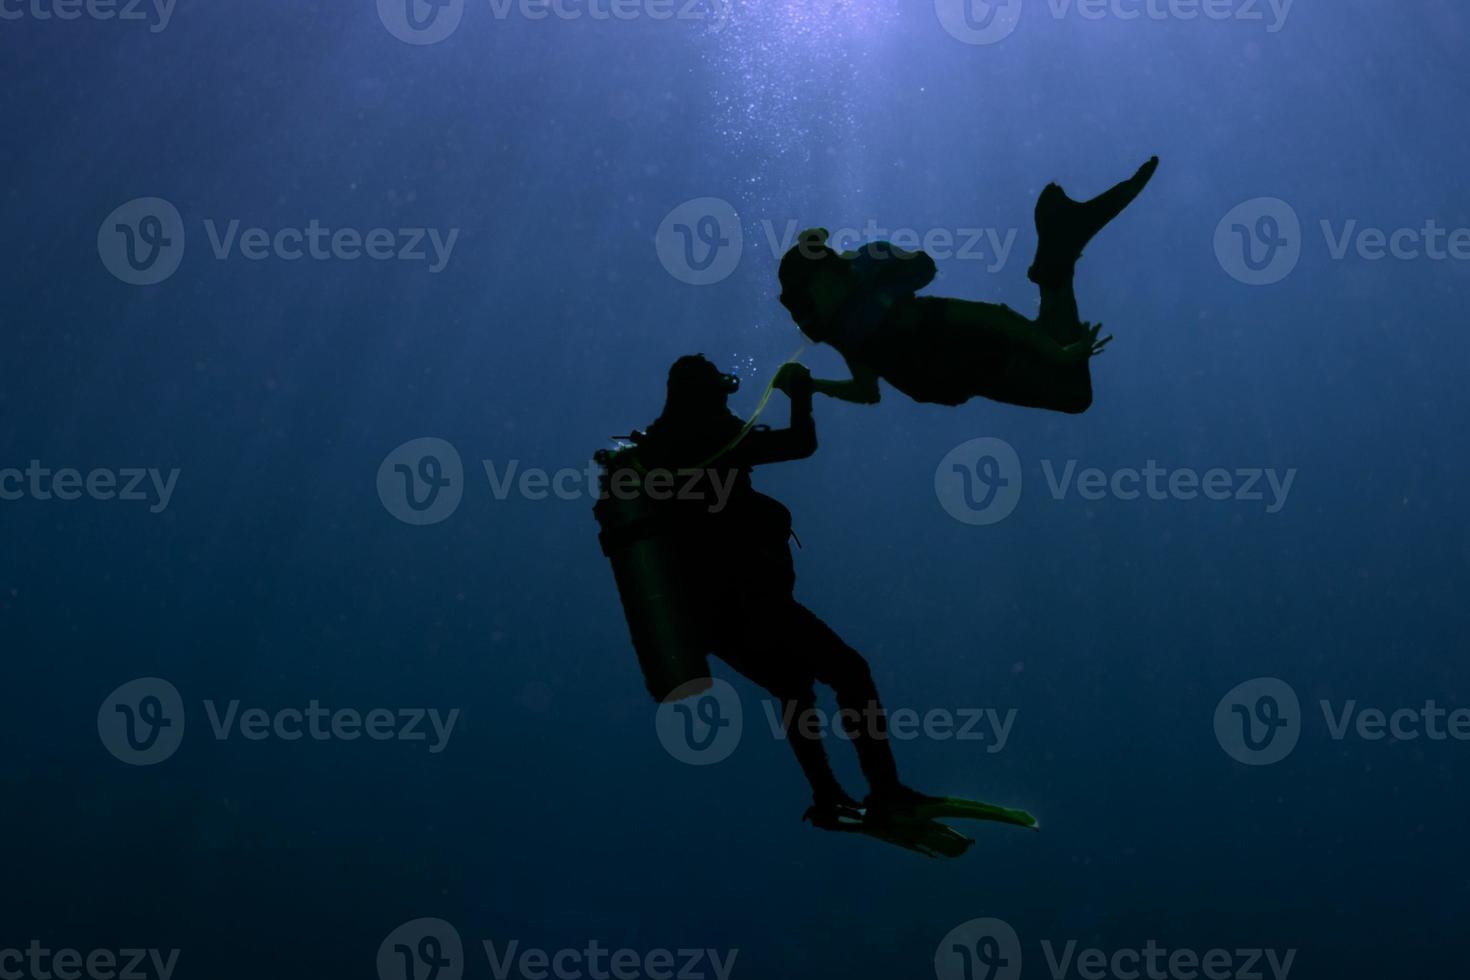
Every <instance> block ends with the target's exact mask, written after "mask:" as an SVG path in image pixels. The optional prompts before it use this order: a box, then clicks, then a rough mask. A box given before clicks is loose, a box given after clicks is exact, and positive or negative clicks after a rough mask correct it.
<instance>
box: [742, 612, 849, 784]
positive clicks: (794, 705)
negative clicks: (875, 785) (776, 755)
mask: <svg viewBox="0 0 1470 980" xmlns="http://www.w3.org/2000/svg"><path fill="white" fill-rule="evenodd" d="M762 639H763V640H766V641H768V640H769V638H768V637H764V638H762ZM715 656H717V657H719V658H720V659H721V660H723V661H724V662H725V663H727V664H729V665H730V667H732V668H733V669H734V670H735V671H736V672H738V673H739V674H741V675H742V676H744V677H746V678H747V679H749V680H750V681H752V682H754V683H756V684H758V685H760V686H761V687H763V688H765V689H766V691H768V692H769V693H770V694H771V695H773V696H774V697H776V698H779V699H780V701H781V723H782V727H783V730H784V732H785V736H786V741H787V742H788V743H790V745H791V752H792V754H793V755H795V756H796V763H797V765H799V766H801V771H802V774H803V775H804V776H806V781H807V783H808V784H810V786H811V788H812V800H813V802H814V803H815V805H816V806H817V808H818V809H823V808H829V807H834V806H843V805H847V806H855V805H856V804H855V803H854V802H853V800H852V797H850V796H848V794H847V791H846V790H844V789H843V788H842V784H841V783H839V782H838V781H837V776H836V774H835V773H833V772H832V763H831V760H830V759H828V757H827V749H826V747H825V746H824V745H823V744H822V739H821V734H822V731H821V729H822V726H821V725H819V724H817V723H816V719H814V718H812V714H813V712H815V711H816V707H817V695H816V690H815V689H814V687H813V682H812V678H810V677H803V676H802V672H801V670H800V669H799V667H797V665H795V664H793V663H790V662H788V661H786V660H785V659H784V658H783V657H781V656H780V654H779V652H778V653H777V654H776V655H775V656H773V655H772V654H771V652H770V651H766V650H762V649H760V648H759V647H757V646H756V645H755V644H754V643H738V644H722V645H721V646H719V647H717V648H716V650H715ZM794 667H795V668H796V669H793V668H794ZM808 732H810V733H813V736H812V737H808V734H807V733H808Z"/></svg>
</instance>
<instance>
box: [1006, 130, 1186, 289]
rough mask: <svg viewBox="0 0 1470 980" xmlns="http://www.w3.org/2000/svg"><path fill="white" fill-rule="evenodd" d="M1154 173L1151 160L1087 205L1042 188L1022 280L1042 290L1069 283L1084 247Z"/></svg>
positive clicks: (1155, 160) (1058, 189)
mask: <svg viewBox="0 0 1470 980" xmlns="http://www.w3.org/2000/svg"><path fill="white" fill-rule="evenodd" d="M1158 169H1159V158H1158V157H1151V158H1150V159H1149V160H1148V162H1147V163H1145V164H1144V165H1143V166H1141V167H1139V168H1138V172H1137V173H1135V174H1134V175H1133V176H1132V177H1129V178H1128V179H1127V180H1125V181H1123V182H1122V183H1120V184H1117V185H1115V186H1114V187H1112V188H1111V189H1110V190H1107V191H1105V192H1103V193H1102V194H1099V195H1098V196H1097V197H1095V198H1093V199H1092V200H1090V201H1074V200H1072V199H1071V198H1070V197H1068V196H1067V193H1066V192H1065V191H1063V190H1062V189H1061V187H1059V186H1058V185H1056V184H1048V185H1046V188H1045V189H1044V190H1043V191H1042V192H1041V196H1040V197H1039V198H1038V199H1037V201H1036V231H1037V235H1038V241H1037V245H1036V260H1035V261H1034V262H1032V263H1031V268H1030V269H1028V270H1027V271H1026V277H1027V278H1028V279H1030V280H1031V281H1032V282H1034V283H1036V284H1037V285H1038V286H1041V287H1042V288H1043V289H1056V288H1060V287H1062V286H1064V285H1065V284H1066V283H1068V282H1071V280H1072V273H1073V270H1074V269H1075V267H1076V265H1077V260H1078V259H1079V258H1081V257H1082V250H1083V249H1084V248H1086V247H1087V243H1088V242H1090V241H1092V239H1093V236H1095V235H1096V234H1097V233H1098V232H1100V231H1102V230H1103V229H1104V228H1105V227H1107V225H1108V224H1109V223H1110V222H1111V221H1112V220H1113V219H1114V218H1116V217H1117V216H1118V215H1120V214H1122V213H1123V209H1124V208H1126V207H1128V205H1130V204H1132V203H1133V199H1134V198H1136V197H1138V195H1139V194H1141V193H1143V189H1144V188H1145V187H1147V186H1148V182H1149V181H1150V180H1152V179H1153V176H1154V171H1156V170H1158Z"/></svg>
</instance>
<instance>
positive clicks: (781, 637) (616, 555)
mask: <svg viewBox="0 0 1470 980" xmlns="http://www.w3.org/2000/svg"><path fill="white" fill-rule="evenodd" d="M771 387H772V388H773V389H776V390H780V391H783V392H785V393H786V395H787V397H788V398H789V399H790V406H791V415H790V422H789V425H788V427H787V428H785V429H779V430H772V429H769V428H767V427H765V426H752V425H751V424H749V423H746V422H745V421H744V420H742V419H741V418H740V417H739V416H737V415H735V414H734V413H732V412H731V411H730V409H729V407H728V404H727V401H728V398H729V396H730V395H731V394H733V393H734V392H735V391H736V390H737V389H738V388H739V379H738V378H736V377H735V376H734V375H730V374H724V373H722V372H721V371H720V370H719V369H718V368H717V367H716V366H715V365H714V364H713V363H711V362H710V361H708V360H707V359H705V357H704V356H703V355H692V356H688V357H682V358H680V359H679V360H678V361H676V362H675V363H674V365H673V367H672V368H671V369H670V371H669V375H668V386H667V397H666V401H665V403H664V407H663V411H662V413H661V414H660V415H659V417H658V419H657V420H656V421H654V422H653V423H652V424H651V425H650V426H649V427H648V429H647V431H646V432H634V433H632V434H631V435H630V436H628V437H627V438H628V440H629V441H631V443H632V446H631V447H624V448H623V449H622V450H620V451H618V452H615V453H612V452H606V453H602V454H599V457H598V460H599V462H601V463H602V465H603V467H604V478H603V479H604V484H603V488H604V491H605V495H604V497H603V498H602V499H601V500H600V501H599V503H598V505H597V507H596V508H594V510H595V512H596V513H597V514H598V519H599V522H600V523H601V524H602V527H603V531H602V543H603V550H604V552H605V553H607V554H608V555H609V557H610V558H612V559H613V563H614V571H615V574H616V575H617V577H618V585H619V590H620V592H621V594H622V598H623V604H624V610H625V612H626V614H627V617H628V622H629V626H630V628H631V630H632V632H633V636H634V644H635V647H637V648H638V652H639V657H640V661H641V662H642V664H643V668H644V673H645V680H646V681H647V683H648V687H649V690H650V692H651V693H652V694H653V695H654V697H655V698H657V699H659V700H664V699H665V698H666V697H668V696H669V695H670V694H671V693H674V692H675V691H676V690H677V689H678V688H679V687H680V684H679V682H680V681H681V680H688V679H691V678H695V679H703V678H705V677H706V676H707V673H708V664H707V662H704V659H703V658H704V657H705V656H706V655H707V654H713V655H714V656H715V657H717V658H718V659H720V660H722V661H724V662H725V663H726V664H727V665H729V666H730V667H731V668H732V669H734V670H735V671H736V672H738V673H740V674H741V675H743V676H745V677H746V678H748V679H749V680H751V681H752V682H754V683H755V684H757V685H759V686H760V687H762V688H764V689H765V690H766V691H768V692H770V694H772V695H773V696H774V697H776V698H777V699H778V700H780V702H781V707H782V712H781V717H782V724H783V727H784V732H785V737H786V741H787V742H789V744H790V745H791V749H792V751H793V753H794V754H795V756H796V760H797V763H798V764H799V765H800V767H801V770H802V773H803V774H804V775H805V777H806V779H807V782H808V783H809V784H810V787H811V791H812V805H811V807H810V809H809V810H808V811H807V813H806V819H807V820H809V821H811V822H812V823H813V824H814V825H816V826H817V827H820V828H822V829H825V830H838V831H850V832H856V833H863V834H867V835H869V836H873V837H877V838H879V839H881V840H884V841H886V842H888V843H893V844H898V845H900V846H903V847H907V848H910V849H912V850H916V851H920V852H922V853H925V854H928V855H930V856H945V857H956V856H958V855H959V854H961V853H963V852H964V850H965V849H966V848H968V847H969V845H970V844H971V843H972V842H971V841H970V839H969V838H967V837H965V836H964V835H962V834H960V833H958V832H957V831H954V830H953V829H951V828H949V827H947V826H945V825H943V824H939V823H936V822H934V819H933V818H935V817H965V818H970V819H980V820H993V821H999V822H1004V823H1012V824H1017V825H1020V826H1024V827H1031V828H1034V827H1035V826H1036V822H1035V820H1034V818H1032V817H1031V816H1030V815H1029V814H1026V813H1023V812H1022V811H1016V810H1007V809H1005V808H1002V807H994V806H991V805H989V804H982V803H975V802H973V801H968V800H958V799H952V798H948V797H935V796H927V795H925V794H922V793H919V792H917V791H915V790H913V789H910V788H909V787H907V786H905V785H904V784H903V783H902V782H901V781H900V779H899V774H898V766H897V763H896V761H895V759H894V755H893V750H892V745H891V741H890V739H889V737H888V722H887V714H886V712H885V711H884V709H883V706H882V703H881V702H880V700H879V697H878V689H877V687H876V686H875V684H874V682H873V676H872V672H871V671H870V669H869V667H868V663H867V661H866V660H865V659H864V658H863V656H862V655H861V654H860V653H858V652H857V651H856V650H854V649H853V648H852V647H850V646H848V645H847V644H846V643H844V642H843V641H842V639H841V638H840V637H839V636H838V635H837V634H836V633H835V632H834V631H833V630H832V629H831V628H830V627H829V626H827V624H826V623H824V622H823V621H822V620H821V619H819V618H818V617H817V616H816V615H815V614H814V613H813V612H811V610H809V609H807V608H806V607H805V606H803V605H802V604H801V603H799V602H797V601H796V598H795V594H794V591H795V585H796V573H795V566H794V564H793V561H792V556H791V548H790V544H789V542H790V539H791V538H792V537H793V534H792V520H791V512H790V511H789V510H787V509H786V507H785V506H784V505H783V504H781V503H780V502H779V501H777V500H775V499H773V498H771V497H768V496H766V495H765V494H762V493H760V492H758V491H757V490H755V488H754V486H753V485H752V483H751V478H750V474H751V470H752V469H753V468H754V467H756V466H763V465H766V464H770V463H779V462H786V461H791V460H799V459H805V458H807V457H809V456H811V455H812V454H813V453H814V452H816V449H817V433H816V425H815V422H814V420H813V418H812V394H813V390H814V382H813V379H812V376H811V373H810V372H809V371H808V370H807V369H806V368H805V367H803V366H801V365H799V364H796V363H794V362H792V363H787V364H785V365H783V366H782V368H781V369H780V370H779V371H778V372H777V374H776V377H775V378H774V379H773V380H772V382H771ZM654 473H665V474H678V475H679V479H678V481H677V483H678V485H679V486H680V488H681V489H680V491H679V493H678V494H676V495H672V496H670V497H669V498H668V499H665V500H662V501H660V502H658V504H657V506H650V505H649V501H648V500H646V499H642V498H639V499H632V498H623V499H618V495H616V494H610V493H607V491H609V490H610V488H611V487H613V486H616V485H617V483H618V481H619V479H620V478H621V477H627V478H628V479H629V481H630V482H632V483H640V482H645V481H648V480H649V476H650V474H654ZM712 502H713V503H712ZM817 684H824V685H827V686H829V687H830V688H832V690H833V692H834V693H835V695H836V698H837V702H838V705H839V707H840V708H841V709H842V714H841V716H840V717H841V721H842V726H843V730H844V733H845V735H846V736H847V737H848V738H849V739H850V740H851V741H852V742H853V744H854V747H855V748H856V750H857V755H858V762H859V764H860V766H861V769H862V772H863V775H864V777H865V778H866V780H867V782H868V788H869V792H868V795H867V798H866V800H865V801H864V802H862V803H859V802H858V801H857V800H856V799H854V798H853V797H852V796H850V795H849V794H848V793H847V792H846V790H845V789H844V788H843V787H842V785H841V783H840V782H839V781H838V779H837V777H836V775H835V774H834V773H833V771H832V766H831V762H830V760H829V758H828V756H827V752H826V748H825V746H824V744H823V740H822V733H821V732H820V728H821V726H820V724H811V722H812V721H813V720H817V719H816V718H815V715H814V712H815V709H816V685H817Z"/></svg>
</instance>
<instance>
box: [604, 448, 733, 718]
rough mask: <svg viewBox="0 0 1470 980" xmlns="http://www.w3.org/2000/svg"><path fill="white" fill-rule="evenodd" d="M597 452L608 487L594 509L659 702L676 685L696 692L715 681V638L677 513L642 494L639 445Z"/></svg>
mask: <svg viewBox="0 0 1470 980" xmlns="http://www.w3.org/2000/svg"><path fill="white" fill-rule="evenodd" d="M593 458H594V460H595V461H596V462H597V463H598V465H599V466H601V467H602V475H601V478H600V480H599V485H600V489H601V491H602V492H601V493H600V494H598V500H597V503H595V504H594V505H593V507H592V514H593V516H594V517H596V518H597V523H598V527H599V529H600V533H599V534H598V536H597V537H598V541H599V543H600V544H601V545H602V553H603V554H604V555H606V556H607V558H608V561H609V562H610V563H611V564H612V570H613V579H614V580H615V581H616V582H617V586H618V596H619V597H620V598H621V599H622V602H623V614H624V615H625V616H626V617H627V620H628V632H629V634H630V635H631V637H632V639H633V649H634V650H635V651H636V652H637V654H638V664H639V666H640V667H642V669H643V680H644V683H645V684H646V685H647V687H648V693H649V694H650V695H652V696H653V699H654V700H655V701H658V702H660V703H662V702H664V701H666V700H667V699H668V698H669V696H670V695H672V694H673V693H674V692H675V691H678V694H679V698H680V699H683V698H687V697H693V696H694V695H696V694H699V693H702V692H704V691H706V690H708V689H709V687H710V684H711V681H710V670H709V644H708V642H707V638H706V633H705V631H704V628H703V626H702V625H701V622H700V617H699V615H698V612H699V604H698V602H697V600H696V597H695V595H694V588H695V583H696V581H697V577H696V576H694V575H691V574H687V567H686V566H687V562H686V560H685V558H684V549H683V547H681V544H680V541H679V533H680V528H679V522H678V520H677V513H676V512H675V511H674V509H673V508H672V507H671V505H670V502H669V501H657V500H651V499H649V497H648V496H647V495H646V494H644V493H643V492H642V479H643V476H644V474H645V473H646V472H647V470H646V468H645V467H644V466H643V465H642V463H641V461H640V460H639V458H638V447H637V446H626V447H623V448H620V449H616V450H601V451H599V452H598V453H597V454H596V455H595V456H594V457H593ZM628 474H632V475H631V476H630V475H628ZM615 477H616V482H614V478H615ZM612 487H616V488H617V489H618V493H617V494H613V493H612V492H611V488H612ZM681 688H682V690H681Z"/></svg>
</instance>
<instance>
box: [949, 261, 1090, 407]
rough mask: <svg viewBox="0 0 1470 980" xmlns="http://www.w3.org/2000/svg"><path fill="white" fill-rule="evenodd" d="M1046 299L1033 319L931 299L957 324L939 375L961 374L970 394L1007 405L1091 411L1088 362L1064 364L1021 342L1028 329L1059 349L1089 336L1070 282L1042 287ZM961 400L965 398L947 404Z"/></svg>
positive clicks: (1004, 309)
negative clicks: (1062, 286)
mask: <svg viewBox="0 0 1470 980" xmlns="http://www.w3.org/2000/svg"><path fill="white" fill-rule="evenodd" d="M1042 297H1043V300H1042V301H1043V307H1044V308H1043V311H1042V312H1043V316H1042V317H1040V318H1038V319H1037V320H1034V321H1032V320H1027V319H1026V318H1025V317H1023V316H1021V314H1019V313H1017V312H1016V311H1015V310H1012V309H1010V308H1009V307H1006V306H996V305H994V304H992V303H975V302H971V301H969V300H958V299H934V300H932V301H931V309H937V310H940V311H941V312H940V313H939V314H938V315H941V316H942V317H943V318H944V322H945V324H946V325H947V326H949V327H952V328H955V329H953V330H950V331H948V332H946V334H945V343H944V351H943V356H942V357H938V356H936V357H935V358H934V361H935V368H934V370H935V373H936V374H941V375H944V376H950V375H953V374H955V373H957V372H958V373H962V374H963V375H964V377H963V379H962V380H961V379H956V380H955V386H956V387H958V386H960V385H963V387H964V389H965V392H966V394H965V398H970V397H974V396H975V395H980V396H982V397H984V398H989V399H991V400H993V401H998V402H1004V403H1005V404H1007V405H1020V406H1022V407H1024V408H1041V409H1046V410H1048V411H1053V412H1065V413H1067V414H1069V415H1075V414H1079V413H1081V412H1085V411H1087V409H1088V408H1089V407H1091V405H1092V369H1091V367H1090V365H1089V362H1088V361H1087V360H1086V359H1083V360H1077V361H1073V362H1062V361H1060V360H1059V359H1057V358H1055V357H1047V356H1043V355H1042V354H1039V353H1037V352H1036V351H1035V350H1033V349H1031V348H1032V346H1033V345H1031V344H1027V343H1020V342H1018V341H1017V340H1016V338H1017V337H1018V336H1019V335H1020V334H1021V333H1022V332H1023V331H1041V332H1042V333H1043V334H1045V335H1046V336H1047V337H1049V338H1050V340H1051V341H1052V342H1053V343H1055V344H1056V345H1058V346H1059V347H1066V346H1069V345H1071V344H1075V343H1079V342H1081V341H1084V340H1086V339H1087V325H1086V324H1083V323H1079V322H1078V320H1077V302H1076V300H1075V299H1074V298H1073V297H1072V286H1071V283H1070V282H1068V283H1067V284H1066V286H1065V288H1062V289H1056V290H1050V289H1043V290H1042ZM1048 302H1050V304H1051V305H1050V306H1049V307H1048V306H1046V304H1047V303H1048ZM934 304H937V306H936V305H934ZM961 401H964V398H960V399H952V400H951V401H949V402H946V404H959V402H961Z"/></svg>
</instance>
